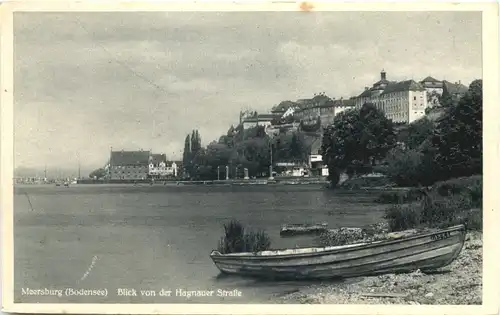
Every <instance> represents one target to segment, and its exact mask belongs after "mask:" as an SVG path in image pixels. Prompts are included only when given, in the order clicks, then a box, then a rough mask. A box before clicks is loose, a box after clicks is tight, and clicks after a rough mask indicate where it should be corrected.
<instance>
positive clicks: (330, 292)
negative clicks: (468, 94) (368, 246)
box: [280, 176, 482, 305]
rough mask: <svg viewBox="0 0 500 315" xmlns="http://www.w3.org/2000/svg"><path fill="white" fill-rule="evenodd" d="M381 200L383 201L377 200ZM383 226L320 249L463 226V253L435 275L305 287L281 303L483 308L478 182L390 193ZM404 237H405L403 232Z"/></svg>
mask: <svg viewBox="0 0 500 315" xmlns="http://www.w3.org/2000/svg"><path fill="white" fill-rule="evenodd" d="M381 196H383V197H381ZM381 196H379V202H383V203H388V204H390V205H389V206H388V209H387V211H386V213H385V222H381V223H380V224H379V225H375V226H372V227H371V228H357V229H356V228H355V229H353V228H351V229H347V228H345V229H339V230H332V231H328V232H326V233H323V234H322V235H321V236H320V237H319V238H318V242H319V245H321V246H329V245H344V244H349V243H355V242H359V241H373V240H378V239H383V238H384V237H386V236H387V235H388V233H389V232H396V231H407V232H410V231H411V233H416V232H417V231H418V230H421V229H428V228H439V227H445V226H450V225H455V224H459V223H465V224H467V228H468V233H467V237H466V241H465V245H464V248H463V249H462V252H461V253H460V255H459V256H458V258H457V259H456V260H455V261H453V262H452V263H451V264H450V265H449V266H446V267H444V268H441V270H439V271H438V272H435V273H432V274H424V273H422V272H420V271H416V272H413V273H407V274H387V275H381V276H373V277H360V278H356V279H353V280H351V281H346V282H343V283H335V284H327V283H326V284H320V285H313V286H306V287H304V288H302V289H300V290H299V291H297V292H294V293H290V294H288V295H286V296H283V297H282V298H281V299H280V302H282V303H297V302H298V303H335V304H339V303H341V304H342V303H345V304H347V303H349V304H352V303H355V304H441V305H442V304H481V303H482V302H481V301H482V176H471V177H464V178H456V179H451V180H448V181H444V182H438V183H435V184H434V185H433V186H432V187H426V188H418V189H417V188H414V189H409V190H407V191H390V192H389V191H388V192H383V193H382V194H381ZM403 233H405V232H403Z"/></svg>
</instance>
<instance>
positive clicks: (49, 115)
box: [14, 12, 482, 168]
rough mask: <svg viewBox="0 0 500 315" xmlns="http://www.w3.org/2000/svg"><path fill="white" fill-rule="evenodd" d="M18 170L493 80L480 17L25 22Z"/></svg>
mask: <svg viewBox="0 0 500 315" xmlns="http://www.w3.org/2000/svg"><path fill="white" fill-rule="evenodd" d="M14 45H15V46H14V53H15V65H14V66H15V69H14V71H15V83H14V87H15V88H14V91H15V92H14V101H15V104H14V106H15V109H14V113H15V118H14V123H15V166H23V167H43V166H44V165H45V164H47V166H48V167H56V166H59V165H67V166H70V167H71V166H72V165H74V164H75V161H77V160H78V156H79V158H80V160H81V164H82V167H83V168H93V167H98V166H101V165H104V163H105V162H106V159H107V158H108V156H109V150H110V147H113V149H117V150H118V149H125V150H135V149H140V148H142V149H145V150H147V149H153V150H154V151H155V152H158V153H160V152H161V153H166V154H167V156H168V157H169V158H180V157H181V156H182V154H181V150H182V148H183V142H184V137H185V135H186V133H188V132H190V131H191V130H192V129H194V128H196V129H199V130H200V134H201V136H202V139H203V142H204V143H205V144H206V143H208V142H210V141H212V140H214V139H217V138H218V137H219V136H220V135H221V134H223V133H225V132H226V131H227V129H228V128H229V126H230V125H231V124H236V123H237V121H238V112H239V111H240V110H241V109H244V108H251V109H254V110H257V111H259V112H266V111H269V110H270V108H271V107H272V106H273V105H275V104H278V103H279V102H280V101H283V100H295V99H298V98H307V97H312V96H313V94H314V93H317V92H326V94H327V95H328V96H330V97H335V98H340V97H344V98H346V97H350V96H354V95H358V94H359V93H360V92H361V91H362V90H363V87H364V86H369V85H370V86H371V84H372V83H374V82H375V81H377V80H378V79H379V76H380V71H381V70H382V69H385V71H386V72H387V78H388V79H389V80H402V79H411V78H413V79H415V80H421V79H423V78H424V77H426V76H428V75H431V76H433V77H435V78H437V79H440V80H441V79H447V80H450V81H458V80H461V81H462V82H463V83H466V84H468V83H470V81H472V80H473V79H476V78H481V75H482V70H481V16H480V13H464V12H450V13H444V12H442V13H439V12H436V13H396V12H395V13H371V12H367V13H356V12H351V13H348V12H338V13H337V12H269V13H263V12H253V13H250V12H248V13H246V12H231V13H229V12H228V13H215V12H214V13H210V12H205V13H202V12H198V13H194V12H182V13H181V12H176V13H173V12H172V13H63V14H60V13H58V14H53V13H50V14H49V13H16V14H15V19H14Z"/></svg>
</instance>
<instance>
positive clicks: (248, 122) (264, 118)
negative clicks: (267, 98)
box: [242, 114, 281, 130]
mask: <svg viewBox="0 0 500 315" xmlns="http://www.w3.org/2000/svg"><path fill="white" fill-rule="evenodd" d="M280 117H281V115H276V114H258V115H256V116H254V117H248V118H245V119H244V120H243V122H242V123H243V129H244V130H246V129H250V128H254V127H257V126H264V128H268V127H269V126H271V125H272V122H273V120H275V119H278V118H280Z"/></svg>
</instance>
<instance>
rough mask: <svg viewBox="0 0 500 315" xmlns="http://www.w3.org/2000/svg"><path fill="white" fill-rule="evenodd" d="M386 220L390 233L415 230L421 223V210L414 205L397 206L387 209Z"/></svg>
mask: <svg viewBox="0 0 500 315" xmlns="http://www.w3.org/2000/svg"><path fill="white" fill-rule="evenodd" d="M384 218H385V219H386V220H387V223H388V224H389V231H391V232H397V231H404V230H409V229H412V228H415V227H417V226H418V225H419V223H420V221H421V213H420V209H419V207H418V206H417V207H416V206H414V205H396V206H392V207H390V208H389V209H387V211H386V213H385V215H384Z"/></svg>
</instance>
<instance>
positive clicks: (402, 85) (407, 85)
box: [380, 80, 425, 95]
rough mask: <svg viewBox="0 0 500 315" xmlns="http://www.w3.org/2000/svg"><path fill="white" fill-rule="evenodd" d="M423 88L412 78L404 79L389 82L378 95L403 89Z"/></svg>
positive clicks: (414, 89) (419, 89)
mask: <svg viewBox="0 0 500 315" xmlns="http://www.w3.org/2000/svg"><path fill="white" fill-rule="evenodd" d="M424 90H425V88H424V87H423V86H422V85H421V84H420V83H417V82H415V81H414V80H406V81H401V82H397V83H392V84H389V85H388V86H387V87H386V88H385V89H384V91H383V92H382V94H380V95H385V94H389V93H395V92H403V91H424Z"/></svg>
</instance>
